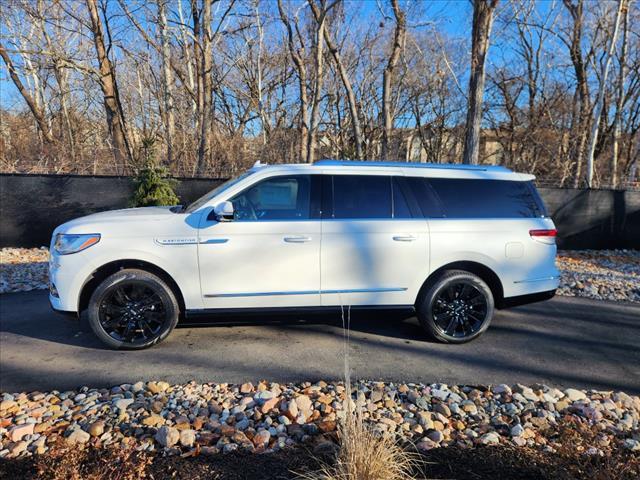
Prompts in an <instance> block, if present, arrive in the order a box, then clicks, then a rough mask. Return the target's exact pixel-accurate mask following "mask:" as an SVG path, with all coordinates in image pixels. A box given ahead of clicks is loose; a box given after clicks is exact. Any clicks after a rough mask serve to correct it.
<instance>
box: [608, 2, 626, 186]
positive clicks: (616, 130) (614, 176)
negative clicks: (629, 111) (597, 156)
mask: <svg viewBox="0 0 640 480" xmlns="http://www.w3.org/2000/svg"><path fill="white" fill-rule="evenodd" d="M628 31H629V6H628V5H626V6H625V9H624V19H623V24H622V51H621V52H620V69H619V71H618V85H617V90H618V92H617V98H616V113H615V116H614V118H613V142H612V145H611V149H612V152H611V188H613V189H615V188H617V186H618V157H619V155H620V147H619V142H620V131H621V123H622V118H621V117H622V107H623V103H624V80H625V62H626V61H627V44H628V38H627V33H628Z"/></svg>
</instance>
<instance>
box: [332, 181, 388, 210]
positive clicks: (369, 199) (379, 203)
mask: <svg viewBox="0 0 640 480" xmlns="http://www.w3.org/2000/svg"><path fill="white" fill-rule="evenodd" d="M333 218H391V178H390V177H385V176H377V175H335V176H334V177H333Z"/></svg>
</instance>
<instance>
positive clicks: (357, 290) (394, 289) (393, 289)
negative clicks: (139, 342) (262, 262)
mask: <svg viewBox="0 0 640 480" xmlns="http://www.w3.org/2000/svg"><path fill="white" fill-rule="evenodd" d="M406 290H407V289H406V288H405V287H391V288H354V289H346V290H301V291H289V292H240V293H208V294H205V295H204V297H205V298H232V297H273V296H278V295H316V294H325V295H330V294H339V293H383V292H404V291H406Z"/></svg>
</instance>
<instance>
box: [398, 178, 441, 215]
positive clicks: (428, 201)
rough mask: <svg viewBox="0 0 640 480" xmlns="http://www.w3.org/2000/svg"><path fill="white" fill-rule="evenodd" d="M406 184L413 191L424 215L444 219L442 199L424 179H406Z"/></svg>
mask: <svg viewBox="0 0 640 480" xmlns="http://www.w3.org/2000/svg"><path fill="white" fill-rule="evenodd" d="M406 182H407V184H408V185H409V188H410V189H411V193H412V194H413V196H414V198H415V201H416V202H417V203H418V206H419V207H420V210H421V211H422V215H423V216H425V217H427V218H439V217H443V216H444V213H443V211H442V204H441V203H440V199H439V198H438V196H437V195H436V194H435V192H434V191H433V188H431V186H430V185H429V184H428V183H427V180H426V178H424V177H406Z"/></svg>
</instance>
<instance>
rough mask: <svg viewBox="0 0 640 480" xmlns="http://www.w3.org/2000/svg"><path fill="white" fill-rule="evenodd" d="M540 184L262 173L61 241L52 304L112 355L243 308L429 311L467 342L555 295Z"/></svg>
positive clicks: (468, 172)
mask: <svg viewBox="0 0 640 480" xmlns="http://www.w3.org/2000/svg"><path fill="white" fill-rule="evenodd" d="M533 178H534V177H532V176H531V175H523V174H518V173H514V172H511V171H510V170H508V169H506V168H503V167H495V166H466V165H465V166H462V165H427V164H411V163H396V162H356V161H335V160H321V161H318V162H316V163H314V164H300V165H273V166H266V165H260V164H257V165H256V166H254V167H253V168H252V169H251V170H249V171H247V172H246V173H244V174H243V175H241V176H239V177H237V178H235V179H233V180H230V181H228V182H226V183H224V184H222V185H220V186H218V187H217V188H215V189H214V190H212V191H211V192H209V193H208V194H207V195H205V196H204V197H202V198H200V199H199V200H197V201H196V202H194V203H192V204H191V205H189V206H188V207H187V208H182V207H148V208H135V209H128V210H119V211H111V212H103V213H96V214H93V215H89V216H86V217H83V218H79V219H76V220H73V221H70V222H68V223H65V224H64V225H61V226H59V227H58V228H57V229H56V230H55V231H54V233H53V238H52V243H51V259H50V301H51V304H52V306H53V308H54V309H55V310H59V311H64V312H76V313H78V314H79V313H81V312H83V311H85V310H86V311H87V313H88V320H89V323H90V324H91V327H92V328H93V330H94V332H95V333H96V335H97V336H98V337H99V338H100V339H101V340H102V341H104V342H105V343H106V344H108V345H109V346H111V347H113V348H127V349H138V348H145V347H149V346H151V345H154V344H155V343H158V342H159V341H161V340H163V339H164V338H165V337H166V336H167V335H169V333H170V332H171V330H172V329H173V328H174V327H175V326H176V324H177V323H178V320H179V319H181V318H188V317H191V316H195V315H203V314H204V315H211V314H214V313H218V314H220V313H222V314H227V315H228V314H230V313H235V312H239V311H243V312H246V311H251V310H253V311H255V312H257V313H263V312H264V311H267V310H268V311H270V312H273V311H280V310H283V311H284V310H292V309H293V310H295V311H306V310H314V311H315V310H331V309H339V308H340V306H351V307H358V308H386V309H407V310H415V312H416V313H417V316H418V319H419V320H420V323H421V324H422V326H423V327H424V329H425V330H426V332H427V333H428V334H430V335H431V336H432V337H435V338H436V339H438V340H440V341H443V342H450V343H462V342H466V341H469V340H471V339H473V338H476V337H477V336H479V335H480V334H481V333H482V332H484V331H485V330H486V329H487V327H488V326H489V323H490V321H491V317H492V315H493V311H494V307H497V308H501V307H505V306H511V305H516V304H522V303H527V302H532V301H537V300H541V299H545V298H551V297H552V296H553V294H554V292H555V289H556V288H557V286H558V278H559V276H558V271H557V270H556V267H555V255H556V245H555V235H556V230H555V227H554V224H553V222H552V221H551V219H550V218H548V217H547V215H546V213H545V209H544V205H543V204H542V201H541V200H540V197H539V196H538V193H537V192H536V189H535V187H534V185H533Z"/></svg>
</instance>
